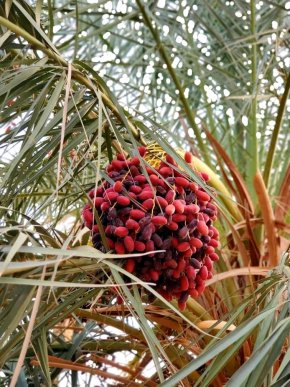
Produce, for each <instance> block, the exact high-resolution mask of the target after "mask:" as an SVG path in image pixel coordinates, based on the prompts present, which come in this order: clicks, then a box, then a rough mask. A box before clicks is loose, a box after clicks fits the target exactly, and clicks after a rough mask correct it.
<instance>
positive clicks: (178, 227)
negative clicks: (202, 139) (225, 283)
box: [82, 147, 219, 310]
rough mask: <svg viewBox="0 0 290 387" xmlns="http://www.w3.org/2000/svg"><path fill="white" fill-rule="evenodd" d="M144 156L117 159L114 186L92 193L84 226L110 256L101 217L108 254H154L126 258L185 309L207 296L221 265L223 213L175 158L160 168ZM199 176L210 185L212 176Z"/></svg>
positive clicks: (111, 175)
mask: <svg viewBox="0 0 290 387" xmlns="http://www.w3.org/2000/svg"><path fill="white" fill-rule="evenodd" d="M139 154H140V156H141V157H145V154H146V148H145V147H140V148H139ZM140 156H139V157H137V156H136V157H131V158H127V159H126V158H125V156H124V155H123V154H118V155H117V157H116V158H115V159H114V160H112V162H111V163H110V164H109V166H108V167H107V175H108V176H109V178H110V181H111V183H109V182H108V181H103V183H102V184H101V185H100V186H99V187H98V188H97V189H93V190H91V191H90V192H89V197H90V199H91V203H89V204H86V205H85V207H84V209H83V212H82V217H83V220H84V225H85V226H87V227H88V228H89V229H91V231H92V241H93V245H94V247H95V248H97V249H98V250H101V251H104V252H105V251H106V249H105V246H104V243H103V241H102V238H101V234H100V232H99V227H98V225H97V222H96V220H95V214H96V213H97V214H98V217H99V219H100V221H101V224H102V226H103V230H104V233H105V236H106V244H107V249H108V248H109V250H110V251H112V252H113V253H117V254H127V253H135V254H138V253H144V252H149V254H148V255H143V256H138V257H132V258H129V259H125V260H124V268H125V269H126V270H127V271H128V272H129V273H133V274H134V275H136V276H137V277H138V278H140V279H142V280H143V281H148V282H153V283H155V284H156V287H155V289H156V290H157V291H158V292H159V293H160V294H161V295H162V296H163V297H164V298H165V299H167V300H169V301H171V300H172V299H177V300H178V305H179V308H180V309H181V310H184V308H185V307H186V301H187V299H188V297H190V296H191V297H198V296H199V295H200V294H201V293H202V292H203V291H204V288H205V280H207V279H210V278H211V277H212V269H213V263H214V261H216V260H218V255H217V254H216V252H215V249H216V247H217V246H218V243H219V242H218V239H219V234H218V231H217V229H216V228H215V227H214V226H213V222H214V221H215V220H216V218H217V208H216V206H215V205H214V204H213V203H212V197H211V196H210V195H209V194H208V193H207V192H206V191H205V190H204V189H203V188H202V187H201V186H199V185H198V184H197V183H196V182H194V181H192V180H190V179H189V177H188V176H187V175H186V174H185V173H183V172H181V171H180V169H179V168H178V166H177V164H176V162H175V161H174V160H173V159H172V157H171V156H169V155H166V158H165V160H163V161H161V162H160V163H159V165H158V167H155V168H153V167H151V166H150V165H148V164H147V163H146V162H145V161H144V163H143V162H142V163H141V161H140ZM184 159H185V161H186V162H187V163H189V164H190V163H191V161H192V155H191V153H189V152H186V153H185V155H184ZM145 171H146V172H145ZM146 175H147V176H146ZM199 176H200V178H201V179H202V180H203V182H204V184H205V185H206V183H207V181H208V180H209V177H208V175H207V174H204V173H199ZM208 188H209V187H208ZM92 203H93V205H92ZM94 211H95V212H94ZM157 250H164V251H162V252H155V251H157Z"/></svg>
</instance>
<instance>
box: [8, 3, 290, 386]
mask: <svg viewBox="0 0 290 387" xmlns="http://www.w3.org/2000/svg"><path fill="white" fill-rule="evenodd" d="M0 31H1V36H0V53H1V60H0V82H1V88H0V112H1V123H0V155H1V161H0V168H1V169H0V173H1V198H0V216H1V217H0V219H1V220H0V226H1V228H0V231H1V247H0V251H1V262H0V273H1V276H0V367H1V369H2V373H0V378H1V383H2V384H3V385H9V383H11V385H13V383H15V382H16V380H13V378H12V377H13V374H14V375H17V376H18V374H19V378H20V379H19V380H18V383H20V384H21V385H23V386H26V385H34V386H40V385H41V383H43V384H44V385H49V386H51V385H57V384H59V383H60V381H61V378H62V377H64V376H65V377H66V378H68V379H67V380H69V383H71V385H73V386H76V385H77V383H78V382H79V383H86V384H87V385H91V384H92V383H95V382H93V381H92V379H90V378H91V377H92V374H93V372H94V371H92V370H95V371H96V370H97V371H96V374H97V375H98V376H97V378H98V383H100V384H101V383H103V385H120V386H121V385H122V386H127V385H128V386H131V385H132V386H134V385H137V384H138V383H143V385H146V386H147V385H148V386H154V385H162V386H163V385H164V386H174V385H179V384H180V385H185V386H191V385H202V386H208V385H213V386H220V385H225V384H226V385H227V386H244V385H253V386H254V385H255V386H260V385H261V386H262V385H263V386H287V383H288V379H289V373H290V369H289V363H290V350H289V342H288V340H289V324H290V322H289V321H290V320H289V276H290V274H289V259H288V254H287V249H288V244H289V242H288V239H287V237H288V236H289V227H287V219H288V220H289V186H290V184H289V177H290V173H289V114H290V105H289V100H288V94H289V87H290V77H289V67H290V63H289V1H288V2H287V1H284V0H280V1H276V2H275V1H274V2H273V1H255V0H248V1H246V0H239V1H235V2H233V1H224V0H214V1H207V0H200V1H199V0H192V1H191V0H185V1H177V0H172V1H164V2H163V1H144V2H142V1H139V0H136V1H131V0H128V1H125V0H124V1H121V0H116V1H107V0H102V1H101V0H100V1H96V2H91V1H90V2H89V1H85V0H84V1H65V0H63V1H62V0H47V1H36V2H34V1H24V0H15V1H11V0H6V1H4V0H3V1H0ZM153 142H155V143H158V144H159V145H160V146H161V148H163V149H164V150H165V151H166V152H167V153H169V154H170V155H172V157H174V158H175V159H176V160H177V161H178V162H179V165H180V166H182V167H186V166H185V163H184V162H183V161H182V160H181V158H180V156H179V155H178V154H177V153H176V152H175V150H176V149H177V148H182V149H184V150H185V149H188V150H189V149H190V150H191V151H192V152H193V154H194V155H195V156H196V157H197V158H198V159H200V160H201V161H202V162H203V163H205V164H206V165H207V166H208V167H209V168H211V171H212V184H213V185H214V186H215V187H216V189H217V191H218V193H219V198H218V199H217V201H218V204H219V207H220V214H221V215H220V219H219V224H218V228H219V230H220V233H221V247H220V250H219V255H220V261H219V263H218V264H217V265H216V273H217V275H216V276H215V277H214V281H213V282H211V283H210V282H209V283H208V286H207V290H206V292H205V295H204V296H202V297H200V299H197V300H190V301H189V302H188V307H187V310H186V311H185V312H184V313H181V312H180V311H178V310H177V309H176V306H175V304H174V303H173V304H169V303H167V302H165V300H164V299H162V297H160V296H159V297H158V299H157V301H156V302H155V303H154V304H152V305H151V304H149V303H148V302H147V300H146V298H143V304H142V301H141V299H140V295H139V293H138V291H137V287H136V286H133V287H132V288H130V289H129V288H127V287H126V286H123V285H125V284H124V279H123V278H124V277H123V275H124V272H122V269H121V268H120V267H119V266H118V261H117V260H116V259H113V258H114V256H110V255H105V256H104V255H103V254H101V253H99V252H96V251H95V250H93V249H92V248H91V247H90V246H87V240H88V238H89V235H88V234H87V233H86V232H84V231H82V229H81V221H80V218H81V217H80V211H81V209H82V207H83V205H84V202H85V201H86V200H87V198H86V192H87V191H88V190H89V189H90V188H91V187H92V186H94V185H95V184H96V183H97V182H98V181H99V180H100V179H101V178H102V176H103V175H102V174H103V170H104V166H106V164H107V163H108V161H109V160H110V159H111V158H112V156H113V155H114V154H115V153H116V149H118V148H120V147H121V148H122V149H124V150H125V151H127V152H128V153H129V154H132V152H133V149H134V148H136V147H137V145H138V144H140V143H146V144H150V143H153ZM187 172H188V173H189V174H190V176H191V178H192V179H193V180H196V179H197V177H196V175H195V173H194V171H192V170H189V168H188V167H187ZM217 182H218V183H217ZM221 182H222V184H223V187H226V191H222V192H221V191H220V189H219V188H217V187H221V185H220V184H221ZM217 184H218V185H217ZM46 260H51V262H50V264H49V265H44V264H43V262H44V261H46ZM248 267H251V269H248ZM44 268H45V269H44ZM250 271H251V272H252V275H250ZM104 273H105V274H106V278H107V281H106V283H103V278H104ZM218 273H220V274H218ZM131 279H132V281H137V282H140V281H139V280H138V279H137V278H133V276H131ZM92 284H94V285H95V287H93V285H92ZM114 284H121V285H122V287H121V288H120V292H121V293H122V295H123V297H124V298H125V299H126V303H125V306H124V307H123V308H119V309H118V308H117V307H115V306H114V305H112V304H110V302H109V298H108V289H109V286H110V285H114ZM141 286H145V287H146V286H147V288H149V289H150V291H152V292H153V293H154V288H151V287H149V286H148V285H146V284H142V285H141ZM35 300H38V301H39V306H38V307H36V305H37V301H35ZM85 307H90V309H89V311H88V310H87V309H85ZM33 313H35V319H33V318H32V317H33ZM164 316H165V317H164ZM65 324H69V325H70V326H71V327H72V330H71V331H68V330H67V329H66V328H65V326H66V325H65ZM220 324H221V325H220ZM29 326H30V328H32V332H31V337H30V336H29V335H28V334H27V332H29ZM233 326H234V328H235V329H234V330H233V329H232V328H233ZM112 327H114V328H116V329H118V331H116V332H117V333H115V331H114V330H112ZM68 332H70V333H71V332H73V334H72V335H71V334H70V333H68ZM209 335H210V336H209ZM25 337H26V338H28V342H27V343H25ZM30 339H31V340H30ZM122 351H123V352H122ZM124 351H126V352H124ZM120 353H121V354H122V356H124V354H126V356H129V354H130V356H131V358H130V359H132V361H131V360H130V362H128V364H126V367H127V368H126V370H124V369H120V368H118V366H119V364H118V360H116V361H115V363H112V362H114V359H118V354H120ZM20 354H23V355H24V362H23V366H22V362H21V361H20V360H19V359H21V356H20ZM116 356H117V357H116ZM152 359H153V363H154V366H153V368H154V371H153V372H152V375H150V376H148V373H146V372H145V373H144V370H146V369H147V368H146V367H148V364H150V361H151V360H152ZM64 361H66V362H67V363H66V364H65V363H64ZM35 362H36V363H35ZM110 362H111V363H110ZM112 364H113V365H112ZM21 366H22V367H21ZM113 366H114V367H117V369H118V372H119V373H120V379H119V380H118V379H116V378H115V377H116V375H117V374H118V372H116V371H114V368H112V367H113ZM15 367H16V371H14V369H15ZM82 367H87V368H82ZM112 370H113V371H112ZM81 371H83V372H84V374H81ZM99 371H102V372H103V374H102V373H101V372H99ZM15 378H16V377H15ZM16 379H17V378H16ZM20 384H19V385H20ZM14 385H15V384H14Z"/></svg>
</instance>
